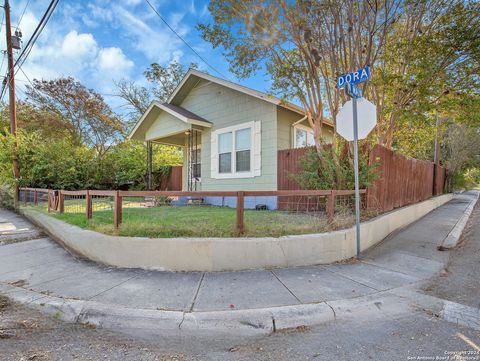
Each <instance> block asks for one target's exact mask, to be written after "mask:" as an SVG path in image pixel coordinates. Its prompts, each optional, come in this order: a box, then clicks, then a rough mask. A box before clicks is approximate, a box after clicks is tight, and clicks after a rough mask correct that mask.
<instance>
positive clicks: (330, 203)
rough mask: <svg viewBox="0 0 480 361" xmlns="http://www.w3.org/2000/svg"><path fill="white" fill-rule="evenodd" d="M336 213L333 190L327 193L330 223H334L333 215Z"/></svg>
mask: <svg viewBox="0 0 480 361" xmlns="http://www.w3.org/2000/svg"><path fill="white" fill-rule="evenodd" d="M334 215H335V191H334V190H332V191H331V192H330V194H328V195H327V220H328V223H329V224H330V223H333V217H334Z"/></svg>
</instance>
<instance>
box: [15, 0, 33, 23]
mask: <svg viewBox="0 0 480 361" xmlns="http://www.w3.org/2000/svg"><path fill="white" fill-rule="evenodd" d="M28 4H30V0H27V3H26V4H25V7H24V8H23V11H22V15H20V20H18V25H17V27H16V28H17V30H18V28H19V27H20V23H21V22H22V19H23V15H25V11H27V7H28Z"/></svg>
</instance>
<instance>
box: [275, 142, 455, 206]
mask: <svg viewBox="0 0 480 361" xmlns="http://www.w3.org/2000/svg"><path fill="white" fill-rule="evenodd" d="M310 149H312V148H310ZM308 150H309V148H297V149H285V150H279V151H278V163H277V164H278V172H277V184H278V189H279V190H296V189H300V186H299V185H298V184H297V182H296V181H295V180H294V179H292V176H291V174H298V173H300V172H301V171H302V168H301V165H300V158H301V157H302V156H304V155H305V153H306V152H307V151H308ZM369 157H370V158H369V163H370V164H373V163H377V164H378V168H377V174H378V179H377V180H376V181H375V182H374V184H373V185H372V186H371V187H369V188H368V189H367V204H366V207H367V208H368V209H375V210H378V211H384V212H386V211H390V210H392V209H394V208H397V207H402V206H405V205H407V204H412V203H416V202H420V201H423V200H425V199H427V198H430V197H432V196H433V195H434V192H433V188H434V164H433V163H432V162H427V161H422V160H418V159H414V158H409V157H406V156H403V155H400V154H397V153H395V152H394V151H392V150H390V149H387V148H385V147H383V146H381V145H376V146H374V147H373V149H372V151H371V152H370V155H369ZM445 180H446V170H445V168H443V167H437V172H436V179H435V189H436V191H435V195H440V194H443V191H444V187H445Z"/></svg>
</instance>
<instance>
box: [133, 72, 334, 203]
mask: <svg viewBox="0 0 480 361" xmlns="http://www.w3.org/2000/svg"><path fill="white" fill-rule="evenodd" d="M324 134H325V138H326V140H327V141H328V140H329V138H331V136H332V127H331V126H326V127H325V129H324ZM130 138H131V139H136V140H141V141H152V142H155V143H160V144H169V145H176V146H180V147H182V148H183V150H184V152H183V153H184V165H183V190H185V191H226V190H277V152H278V150H281V149H288V148H295V147H304V146H307V145H311V144H312V142H313V131H312V129H311V128H310V127H309V126H308V122H307V121H306V118H305V116H304V111H303V109H302V108H301V107H298V106H296V105H294V104H291V103H285V102H282V101H281V100H280V99H277V98H275V97H272V96H269V95H267V94H265V93H261V92H258V91H255V90H252V89H249V88H246V87H243V86H240V85H238V84H235V83H232V82H229V81H226V80H223V79H220V78H217V77H214V76H212V75H209V74H206V73H202V72H200V71H197V70H189V71H188V73H187V74H186V75H185V77H184V79H183V80H182V82H181V83H180V84H179V85H178V87H177V88H176V90H175V91H174V93H173V94H172V95H171V97H170V98H169V99H168V101H167V102H166V103H164V104H160V103H158V102H153V103H152V104H151V105H150V107H149V108H148V109H147V111H146V112H145V114H143V116H142V117H141V118H140V120H139V121H138V122H137V124H136V126H135V127H134V129H133V130H132V132H131V134H130ZM214 203H215V202H214ZM254 203H255V202H254ZM222 204H223V203H222Z"/></svg>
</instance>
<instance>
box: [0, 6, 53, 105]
mask: <svg viewBox="0 0 480 361" xmlns="http://www.w3.org/2000/svg"><path fill="white" fill-rule="evenodd" d="M58 1H59V0H52V1H50V4H49V5H48V8H47V10H46V11H45V13H44V14H43V16H42V18H41V19H40V22H39V23H38V25H37V27H36V28H35V30H34V32H33V34H32V36H31V37H30V39H29V40H28V42H27V44H26V45H25V47H24V48H23V50H22V52H21V53H20V55H19V57H18V58H17V60H16V61H15V64H14V68H15V66H18V68H17V70H16V71H15V74H16V73H18V69H19V68H20V67H21V66H22V65H23V63H24V62H25V60H26V59H27V57H28V55H29V54H30V52H31V51H32V48H33V45H34V44H35V42H36V41H37V39H38V38H39V36H40V34H41V33H42V31H43V29H44V28H45V26H46V25H47V23H48V21H49V19H50V17H51V15H52V13H53V11H54V10H55V7H56V6H57V4H58ZM27 5H28V3H27ZM25 9H26V8H25ZM12 70H13V69H12ZM8 73H9V72H7V74H6V75H7V76H6V80H7V81H5V80H4V82H3V86H2V90H1V92H0V101H1V99H3V96H4V95H5V89H6V84H7V83H8Z"/></svg>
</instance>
